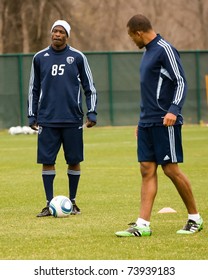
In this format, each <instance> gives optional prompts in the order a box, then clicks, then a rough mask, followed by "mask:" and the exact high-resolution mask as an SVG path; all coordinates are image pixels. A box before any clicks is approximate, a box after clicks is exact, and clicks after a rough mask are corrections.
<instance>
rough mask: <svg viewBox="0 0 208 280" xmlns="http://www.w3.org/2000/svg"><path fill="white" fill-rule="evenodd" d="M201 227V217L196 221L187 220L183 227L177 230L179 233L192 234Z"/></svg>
mask: <svg viewBox="0 0 208 280" xmlns="http://www.w3.org/2000/svg"><path fill="white" fill-rule="evenodd" d="M202 229H203V219H202V218H200V219H199V221H198V222H195V221H193V220H188V221H187V223H186V225H185V226H184V228H182V229H180V230H178V231H177V232H176V233H179V234H193V233H195V232H198V231H200V230H202Z"/></svg>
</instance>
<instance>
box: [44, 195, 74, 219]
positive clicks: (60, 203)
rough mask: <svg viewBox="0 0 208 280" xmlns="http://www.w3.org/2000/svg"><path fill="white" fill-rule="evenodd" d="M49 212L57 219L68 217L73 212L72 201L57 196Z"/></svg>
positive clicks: (52, 201) (50, 205)
mask: <svg viewBox="0 0 208 280" xmlns="http://www.w3.org/2000/svg"><path fill="white" fill-rule="evenodd" d="M49 211H50V213H51V215H52V216H54V217H56V218H63V217H67V216H69V215H70V214H71V212H72V203H71V200H70V199H69V198H68V197H66V196H63V195H58V196H55V197H54V198H53V199H52V200H51V202H50V204H49Z"/></svg>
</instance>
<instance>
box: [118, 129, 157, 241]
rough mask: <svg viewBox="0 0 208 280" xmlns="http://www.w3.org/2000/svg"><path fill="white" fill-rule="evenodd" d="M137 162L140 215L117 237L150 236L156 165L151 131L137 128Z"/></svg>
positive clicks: (155, 189) (155, 187)
mask: <svg viewBox="0 0 208 280" xmlns="http://www.w3.org/2000/svg"><path fill="white" fill-rule="evenodd" d="M137 133H138V161H139V162H140V172H141V176H142V185H141V203H140V213H139V216H138V219H137V221H136V223H131V224H130V225H131V227H130V228H128V229H127V230H124V231H118V232H116V235H117V236H119V237H131V236H136V237H137V236H150V235H151V234H152V231H151V229H150V216H151V212H152V207H153V203H154V200H155V196H156V194H157V164H156V163H155V162H154V159H155V157H154V150H153V145H152V139H151V129H149V128H142V127H139V128H138V131H137Z"/></svg>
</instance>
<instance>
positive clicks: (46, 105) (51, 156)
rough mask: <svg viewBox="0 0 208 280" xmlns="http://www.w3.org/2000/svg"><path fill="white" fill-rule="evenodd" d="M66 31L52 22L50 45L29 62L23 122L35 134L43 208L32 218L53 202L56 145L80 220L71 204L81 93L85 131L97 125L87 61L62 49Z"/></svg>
mask: <svg viewBox="0 0 208 280" xmlns="http://www.w3.org/2000/svg"><path fill="white" fill-rule="evenodd" d="M70 30H71V27H70V25H69V24H68V23H67V22H66V21H64V20H57V21H56V22H55V23H54V24H53V26H52V28H51V41H52V43H51V45H50V46H49V47H47V48H45V49H43V50H41V51H39V52H38V53H36V54H35V55H34V57H33V61H32V67H31V74H30V83H29V96H28V118H29V125H30V127H31V128H32V129H34V130H38V152H37V162H38V163H41V164H42V179H43V184H44V189H45V194H46V200H47V204H46V207H44V208H43V209H42V211H41V212H40V213H39V214H38V215H37V217H45V216H50V212H49V203H50V201H51V199H52V198H53V182H54V178H55V175H56V171H55V162H56V157H57V154H58V152H59V149H60V147H61V145H62V146H63V150H64V156H65V160H66V163H67V165H68V168H67V175H68V179H69V198H70V200H71V202H72V204H73V210H72V214H80V213H81V211H80V209H79V207H78V206H77V204H76V202H75V199H76V194H77V188H78V183H79V179H80V162H81V161H83V118H84V113H83V109H82V90H83V91H84V94H85V98H86V107H87V110H88V112H87V116H86V123H85V126H86V127H93V126H94V125H95V124H96V122H97V121H96V115H97V113H96V104H97V93H96V89H95V86H94V82H93V77H92V73H91V70H90V67H89V64H88V61H87V58H86V56H85V55H84V54H83V53H82V52H80V51H78V50H76V49H74V48H72V47H71V46H69V45H68V44H67V39H68V37H69V36H70Z"/></svg>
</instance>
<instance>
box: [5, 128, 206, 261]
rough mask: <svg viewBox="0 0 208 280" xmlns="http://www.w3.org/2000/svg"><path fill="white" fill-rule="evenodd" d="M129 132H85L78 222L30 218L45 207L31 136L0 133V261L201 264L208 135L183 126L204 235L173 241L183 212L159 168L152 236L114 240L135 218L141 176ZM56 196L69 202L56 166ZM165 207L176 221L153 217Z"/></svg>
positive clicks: (186, 167) (60, 162) (60, 166)
mask: <svg viewBox="0 0 208 280" xmlns="http://www.w3.org/2000/svg"><path fill="white" fill-rule="evenodd" d="M134 129H135V128H134V127H95V128H92V129H85V131H84V138H85V161H84V162H83V163H82V176H81V180H80V185H79V191H78V198H77V204H78V205H79V207H80V208H81V210H82V214H81V215H79V216H70V217H68V218H62V219H57V218H53V217H46V218H36V214H37V213H38V212H39V211H40V210H41V209H42V208H43V207H44V206H45V195H44V191H43V186H42V181H41V166H40V165H37V164H36V135H14V136H11V135H9V134H8V133H7V131H1V132H0V185H1V187H0V189H1V195H0V211H1V223H0V259H1V260H39V259H41V260H56V259H60V260H64V259H66V260H139V259H141V260H157V259H160V260H172V259H174V260H207V259H208V246H207V240H208V239H207V238H208V232H207V226H206V224H207V215H208V189H207V182H208V144H207V143H208V127H201V126H184V128H183V143H184V156H185V162H184V164H182V165H181V169H182V170H183V171H184V172H185V173H186V174H187V175H188V177H189V179H190V181H191V183H192V186H193V192H194V194H195V197H196V200H197V205H198V209H199V212H200V213H201V215H202V216H203V218H204V222H205V225H204V230H203V231H201V232H200V233H198V234H195V235H191V236H181V235H177V234H176V231H177V230H178V229H180V228H181V227H182V226H183V225H184V224H185V222H186V219H187V213H186V209H185V207H184V205H183V203H182V201H181V199H180V197H179V195H178V194H177V192H176V190H175V188H174V186H173V185H172V183H171V182H170V181H169V180H168V179H167V178H165V177H164V175H163V174H162V171H161V169H160V168H159V170H158V172H159V191H158V195H157V197H156V201H155V204H154V208H153V212H152V219H151V228H152V230H153V235H152V236H151V237H146V238H145V237H143V238H118V237H116V236H115V234H114V232H115V231H118V230H123V229H125V228H127V227H128V225H127V224H128V223H129V222H134V221H135V220H136V218H137V212H138V207H139V194H140V181H141V178H140V174H139V169H138V163H137V158H136V140H135V136H134ZM56 169H57V176H56V179H55V195H58V194H63V195H68V182H67V175H66V164H65V162H64V159H63V153H62V151H60V153H59V156H58V158H57V164H56ZM164 207H171V208H173V209H175V210H176V211H177V213H166V214H158V211H159V210H160V209H162V208H164Z"/></svg>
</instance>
